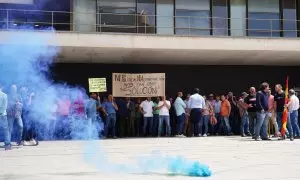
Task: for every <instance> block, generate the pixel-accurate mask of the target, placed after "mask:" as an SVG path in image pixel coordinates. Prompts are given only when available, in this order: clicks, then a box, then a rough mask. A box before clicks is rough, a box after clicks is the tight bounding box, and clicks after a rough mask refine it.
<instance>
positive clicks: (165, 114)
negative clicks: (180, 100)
mask: <svg viewBox="0 0 300 180" xmlns="http://www.w3.org/2000/svg"><path fill="white" fill-rule="evenodd" d="M170 108H171V102H170V101H168V100H166V97H165V96H164V97H162V100H161V101H159V103H158V107H157V109H158V110H159V124H158V137H160V136H161V131H162V126H163V122H165V124H166V126H167V127H166V130H167V132H166V133H167V136H169V137H170V136H171V126H170V112H169V110H170Z"/></svg>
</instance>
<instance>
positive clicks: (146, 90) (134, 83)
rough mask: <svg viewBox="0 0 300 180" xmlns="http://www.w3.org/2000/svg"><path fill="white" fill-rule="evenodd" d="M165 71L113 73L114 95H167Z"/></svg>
mask: <svg viewBox="0 0 300 180" xmlns="http://www.w3.org/2000/svg"><path fill="white" fill-rule="evenodd" d="M165 79H166V75H165V73H151V74H125V73H113V75H112V89H113V96H114V97H157V96H165Z"/></svg>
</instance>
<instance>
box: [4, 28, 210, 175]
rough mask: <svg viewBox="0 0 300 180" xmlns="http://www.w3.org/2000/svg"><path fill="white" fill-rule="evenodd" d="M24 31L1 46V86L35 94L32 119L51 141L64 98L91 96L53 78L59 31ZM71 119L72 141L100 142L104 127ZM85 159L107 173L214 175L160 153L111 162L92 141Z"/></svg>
mask: <svg viewBox="0 0 300 180" xmlns="http://www.w3.org/2000/svg"><path fill="white" fill-rule="evenodd" d="M22 29H23V30H22V31H19V32H18V33H14V35H13V36H9V37H6V39H2V40H1V41H2V42H3V44H2V45H1V46H0V83H1V84H2V85H4V86H5V87H6V88H5V89H4V91H6V92H9V89H10V86H11V85H12V84H17V85H20V86H21V87H20V86H19V88H18V90H19V93H20V94H21V95H22V97H27V96H29V94H30V93H31V92H34V93H35V99H34V103H33V106H32V107H30V112H31V114H30V119H31V121H34V122H36V124H37V130H39V134H41V135H42V136H43V137H44V138H49V137H47V136H48V134H47V133H45V132H46V131H44V130H45V128H47V127H49V126H50V124H51V123H50V122H51V121H50V120H49V117H51V115H52V111H51V109H52V106H53V105H54V104H56V103H57V101H58V100H60V99H63V98H64V97H67V98H68V99H69V100H70V101H71V103H72V102H74V101H76V100H78V98H81V99H82V100H83V101H85V100H87V99H88V97H87V95H86V92H85V90H84V89H83V88H80V87H74V86H68V85H66V84H58V83H54V82H53V80H52V79H51V73H50V71H49V68H50V66H51V65H52V64H53V60H54V59H55V56H56V55H57V53H58V52H59V51H60V49H59V48H57V47H49V46H47V44H48V42H49V41H51V40H52V39H54V33H55V32H54V31H53V30H51V29H49V30H46V31H45V32H38V33H34V32H32V31H26V30H31V28H28V27H23V28H22ZM24 29H26V30H24ZM11 32H13V31H11ZM3 33H6V32H3ZM66 71H67V70H66ZM71 112H73V111H71ZM69 117H70V130H71V137H70V138H71V139H83V140H90V139H98V132H99V130H100V129H101V128H102V127H103V125H101V124H93V125H92V126H90V125H89V124H87V123H86V121H85V119H84V118H83V117H79V116H77V115H76V114H74V113H71V114H70V116H69ZM25 128H26V127H25ZM84 156H85V160H86V162H87V163H88V164H90V165H93V166H95V167H96V168H97V169H98V170H99V171H104V172H112V173H115V172H123V173H133V174H141V173H142V174H149V173H150V174H155V173H163V174H168V175H183V176H210V175H211V171H210V170H209V168H208V167H207V166H205V165H202V164H200V163H199V162H191V161H188V160H186V159H185V158H183V157H167V156H163V155H160V154H153V155H150V156H146V157H139V158H136V162H135V164H133V165H129V164H122V163H119V164H116V163H111V162H109V159H108V157H107V153H105V152H103V148H100V145H99V141H88V142H87V144H86V145H85V146H84Z"/></svg>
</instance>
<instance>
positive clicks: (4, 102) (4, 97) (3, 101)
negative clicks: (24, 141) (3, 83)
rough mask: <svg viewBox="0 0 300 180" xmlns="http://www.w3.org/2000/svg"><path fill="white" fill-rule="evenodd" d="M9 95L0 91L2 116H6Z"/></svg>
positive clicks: (0, 111) (0, 113) (0, 112)
mask: <svg viewBox="0 0 300 180" xmlns="http://www.w3.org/2000/svg"><path fill="white" fill-rule="evenodd" d="M6 109H7V95H6V94H5V93H3V92H1V91H0V116H6V115H7V113H6Z"/></svg>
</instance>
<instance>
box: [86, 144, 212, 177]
mask: <svg viewBox="0 0 300 180" xmlns="http://www.w3.org/2000/svg"><path fill="white" fill-rule="evenodd" d="M104 154H106V153H105V152H103V148H101V147H100V144H99V142H98V141H90V142H88V143H87V144H86V145H85V147H84V159H85V161H86V162H87V163H88V164H89V165H91V166H93V167H95V168H97V170H99V171H100V172H111V173H130V174H160V175H173V176H192V177H209V176H211V175H212V171H211V170H210V168H209V167H208V166H206V165H204V164H201V163H200V162H199V161H189V160H187V159H185V158H184V157H182V156H176V157H171V156H165V155H164V154H162V153H160V152H158V151H153V153H152V154H151V155H150V156H149V155H147V156H140V157H137V158H136V159H135V162H133V163H132V162H130V164H116V163H112V162H110V161H109V159H108V157H107V156H104Z"/></svg>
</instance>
